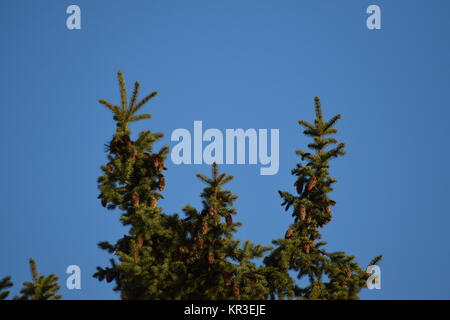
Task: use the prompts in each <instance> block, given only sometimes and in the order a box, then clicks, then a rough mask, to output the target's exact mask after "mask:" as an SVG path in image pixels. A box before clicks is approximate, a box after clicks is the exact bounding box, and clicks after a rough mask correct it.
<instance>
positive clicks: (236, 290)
mask: <svg viewBox="0 0 450 320" xmlns="http://www.w3.org/2000/svg"><path fill="white" fill-rule="evenodd" d="M233 295H234V296H235V297H236V298H237V297H239V284H238V283H235V284H234V285H233Z"/></svg>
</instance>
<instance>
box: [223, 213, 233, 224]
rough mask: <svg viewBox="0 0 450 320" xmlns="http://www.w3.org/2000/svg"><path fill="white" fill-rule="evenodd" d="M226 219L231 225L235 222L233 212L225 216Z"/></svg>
mask: <svg viewBox="0 0 450 320" xmlns="http://www.w3.org/2000/svg"><path fill="white" fill-rule="evenodd" d="M225 221H226V222H227V225H229V226H231V225H232V224H233V218H232V217H231V214H228V215H227V216H226V217H225Z"/></svg>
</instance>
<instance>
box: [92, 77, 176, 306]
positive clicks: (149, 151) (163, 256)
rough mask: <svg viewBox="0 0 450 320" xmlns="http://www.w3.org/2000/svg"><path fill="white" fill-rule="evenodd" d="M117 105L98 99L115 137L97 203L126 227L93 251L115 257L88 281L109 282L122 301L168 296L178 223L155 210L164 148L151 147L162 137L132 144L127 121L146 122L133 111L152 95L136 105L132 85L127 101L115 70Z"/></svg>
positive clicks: (144, 138)
mask: <svg viewBox="0 0 450 320" xmlns="http://www.w3.org/2000/svg"><path fill="white" fill-rule="evenodd" d="M118 78H119V87H120V96H121V106H119V105H113V104H112V103H110V102H108V101H106V100H103V99H102V100H100V103H101V104H103V105H105V106H106V107H107V108H108V109H110V110H111V111H112V112H113V115H114V116H113V118H114V120H115V121H116V133H115V134H114V136H113V138H112V140H111V142H110V143H109V144H108V145H107V152H108V155H107V158H108V161H109V162H108V163H107V164H106V165H103V166H101V169H102V171H103V175H102V176H101V177H99V179H98V187H99V189H100V191H101V193H100V195H99V199H100V200H101V203H102V205H103V206H104V207H106V208H107V209H108V210H114V209H119V210H120V211H121V217H120V221H121V223H122V224H123V225H124V226H127V227H129V232H128V234H126V235H124V236H123V237H122V238H121V239H119V240H118V241H117V242H116V243H115V244H110V243H109V242H106V241H104V242H100V243H99V247H100V248H101V249H104V250H107V251H108V252H109V253H112V254H114V255H115V256H117V258H118V261H116V260H115V259H111V260H110V261H111V266H109V267H105V268H102V267H97V272H96V273H95V274H94V277H97V278H98V279H99V280H100V281H102V280H104V279H105V280H106V281H107V282H111V281H113V280H114V281H115V283H116V286H115V288H114V290H116V291H120V293H121V297H122V299H167V298H172V296H171V295H172V294H173V291H171V290H170V283H171V281H173V280H172V279H171V278H172V277H173V276H174V273H173V272H171V270H170V267H171V265H170V261H171V258H172V251H173V248H172V242H173V238H176V233H174V232H173V230H174V229H176V228H177V225H179V224H181V221H180V219H178V217H177V216H168V215H165V214H164V213H163V212H162V209H161V208H160V207H158V201H159V200H160V199H163V195H162V193H161V192H162V191H163V190H164V188H165V177H164V174H163V170H165V169H166V168H165V166H164V160H165V158H166V155H167V152H168V147H167V146H165V147H163V148H161V149H160V150H159V151H158V152H154V147H153V145H154V143H155V142H156V141H158V140H159V139H161V138H162V137H163V134H162V133H152V132H151V131H150V130H147V131H143V132H141V133H140V134H139V137H138V138H137V139H136V140H135V141H133V140H132V139H131V138H130V134H131V132H130V130H129V126H128V125H129V123H130V122H133V121H138V120H142V119H149V118H151V115H150V114H141V115H136V113H137V112H138V111H139V110H140V109H141V108H142V107H143V106H144V105H145V104H146V103H147V102H148V101H149V100H150V99H152V98H153V97H154V96H156V94H157V92H156V91H155V92H152V93H150V94H149V95H147V96H146V97H145V98H144V99H142V100H141V101H140V102H137V95H138V91H139V83H138V82H136V83H135V86H134V91H133V94H132V97H131V101H130V103H129V104H128V103H127V96H126V88H125V82H124V80H123V75H122V72H120V71H119V72H118Z"/></svg>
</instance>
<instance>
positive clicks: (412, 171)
mask: <svg viewBox="0 0 450 320" xmlns="http://www.w3.org/2000/svg"><path fill="white" fill-rule="evenodd" d="M70 4H77V5H79V6H80V8H81V17H82V29H81V30H72V31H69V30H68V29H67V28H66V18H67V14H66V8H67V6H69V5H70ZM371 4H377V5H379V6H380V8H381V23H382V29H381V30H368V29H367V28H366V18H367V16H368V15H367V14H366V12H365V11H366V8H367V7H368V6H369V5H371ZM449 12H450V3H449V2H448V1H438V0H436V1H432V2H430V1H401V0H398V1H378V0H373V1H360V0H346V1H335V0H333V1H332V0H328V1H325V0H322V1H293V0H292V1H287V0H283V1H273V0H270V1H269V0H263V1H261V0H259V1H254V0H247V1H237V0H227V1H218V0H213V1H210V0H208V1H206V0H201V1H200V0H192V1H181V0H178V1H175V0H169V1H162V0H161V1H82V0H77V1H60V0H58V1H56V0H53V1H39V2H38V1H24V0H21V1H12V0H5V1H1V3H0V41H1V46H2V49H1V60H0V66H1V70H2V72H1V73H0V90H1V93H2V102H1V112H2V126H1V127H0V145H1V146H2V153H1V155H2V156H1V157H0V174H1V177H2V179H3V183H2V184H0V194H1V200H2V205H1V209H0V210H1V213H0V256H1V259H0V277H3V276H5V275H8V274H10V275H12V277H13V281H14V282H15V287H14V289H13V293H17V292H18V289H19V288H20V286H21V283H22V282H23V281H25V280H29V279H30V273H29V267H28V258H29V257H34V258H35V259H36V261H37V265H38V271H39V272H40V273H46V274H48V273H51V272H53V273H55V274H57V275H58V276H59V277H60V278H61V280H60V284H61V286H62V290H61V293H62V295H63V296H64V298H66V299H117V298H118V295H117V294H116V293H114V292H113V291H112V285H109V284H106V283H100V282H98V281H97V280H96V279H93V278H92V274H93V273H94V272H95V267H96V266H97V265H102V266H103V265H105V264H107V261H108V259H109V256H108V255H107V254H106V253H104V252H103V251H102V250H100V249H99V248H97V243H98V242H99V241H102V240H110V241H114V240H115V239H117V238H118V237H120V236H121V235H122V234H124V233H125V232H126V230H124V229H123V228H122V227H121V226H120V224H119V222H118V218H119V213H117V212H116V213H113V212H107V211H106V210H105V209H104V208H103V207H102V206H101V204H100V202H99V201H98V199H97V195H98V191H97V184H96V179H97V177H98V176H99V174H100V168H99V167H100V165H101V164H102V163H105V153H104V148H103V144H104V143H105V142H106V141H107V140H108V139H110V137H111V135H112V134H113V132H114V123H113V120H112V117H111V114H110V113H109V111H108V110H107V109H106V108H104V107H102V106H100V105H99V104H98V102H97V101H98V99H100V98H105V99H107V100H109V101H113V102H116V103H118V102H119V91H118V85H117V80H116V72H117V70H119V69H121V70H122V71H123V72H124V76H125V80H126V82H127V85H128V87H129V88H130V89H131V88H132V85H133V83H134V81H136V80H138V81H140V83H141V93H142V94H144V93H149V92H151V91H153V90H158V91H159V95H158V96H157V97H156V98H155V99H154V100H152V101H151V102H150V103H149V104H148V106H147V107H146V109H145V111H148V112H150V113H152V115H153V118H152V119H151V120H147V121H143V122H140V123H136V124H134V125H133V126H132V128H131V129H132V131H133V133H134V137H135V135H136V134H137V132H139V131H140V130H145V129H151V130H152V131H161V132H163V133H164V134H165V138H164V140H163V141H162V143H161V144H160V145H161V146H162V145H164V144H167V145H169V146H170V147H171V146H173V145H174V143H172V142H171V141H170V134H171V133H172V131H173V130H175V129H177V128H186V129H188V130H190V131H191V132H192V131H193V122H194V120H202V121H203V127H204V129H207V128H217V129H220V130H221V131H222V132H225V129H229V128H230V129H233V128H243V129H248V128H266V129H271V128H276V129H279V130H280V169H279V172H278V174H276V175H273V176H261V175H260V174H259V166H255V165H224V166H222V167H221V169H222V170H225V171H226V172H227V173H229V174H233V175H234V176H235V179H234V181H233V182H231V183H230V184H229V187H230V189H231V190H232V191H233V192H234V193H235V194H237V195H238V196H239V200H238V201H237V203H236V207H237V209H238V211H239V215H238V218H237V219H238V220H240V221H242V222H243V227H242V228H241V229H240V231H239V233H238V235H239V236H240V237H242V238H243V239H250V240H252V241H254V242H260V243H263V244H270V242H271V240H272V239H274V238H277V237H282V236H283V235H284V232H285V230H286V228H287V226H288V225H289V223H290V222H291V217H290V215H289V214H286V213H285V212H284V210H283V209H282V208H281V207H280V203H281V201H280V198H279V196H278V194H277V190H279V189H283V190H289V191H293V189H294V187H293V182H294V180H293V178H292V176H290V170H291V169H292V168H293V167H294V166H295V163H296V161H297V160H298V158H297V157H296V155H295V150H296V149H297V148H305V147H306V145H307V143H309V141H308V140H307V139H306V138H305V137H304V136H303V135H302V130H301V129H300V127H299V126H298V124H297V120H299V119H305V120H312V119H313V117H314V108H313V99H314V97H315V96H316V95H317V96H319V97H320V98H321V100H322V104H323V112H324V115H325V116H326V117H331V116H333V115H334V114H336V113H341V114H342V119H341V121H340V122H339V123H338V125H337V128H338V130H339V134H338V138H339V139H340V140H342V141H344V142H346V144H347V147H346V151H347V155H346V156H345V157H343V158H340V159H338V160H335V161H334V163H332V168H331V174H332V175H333V176H335V177H336V178H337V179H338V183H337V184H336V186H335V191H334V193H333V198H334V199H335V200H336V201H337V205H336V207H335V210H334V214H333V216H334V219H333V221H332V223H330V224H329V225H328V226H327V227H326V228H325V231H324V233H323V236H324V239H325V240H326V241H328V243H329V246H328V248H329V249H330V250H344V251H346V252H347V253H348V254H354V255H356V257H357V260H358V261H359V262H360V264H361V265H362V266H365V265H367V264H368V263H369V261H370V260H371V258H373V257H374V256H375V255H377V254H379V253H381V254H383V255H384V259H383V261H382V263H381V264H380V266H381V272H382V279H381V286H382V289H381V290H364V291H362V293H361V298H363V299H444V298H445V299H449V298H450V289H448V287H449V285H450V275H449V273H448V269H449V267H450V257H449V249H448V244H449V240H450V234H449V233H448V232H447V227H448V225H449V223H450V218H449V209H448V203H447V199H448V196H447V195H446V193H447V192H448V190H449V184H450V182H449V181H450V171H449V166H448V164H447V161H448V158H449V156H450V152H449V147H448V146H449V144H448V138H449V132H448V119H449V115H450V111H449V101H450V100H449V90H448V88H449V85H450V62H449V59H448V57H449V56H450V43H449V41H448V37H449V32H450V21H449V20H448V13H449ZM166 166H167V167H168V171H167V175H166V179H167V188H166V191H165V192H164V195H165V198H166V200H164V201H161V202H160V204H161V205H162V207H163V209H164V211H165V212H166V213H175V212H177V213H180V212H181V208H182V207H183V206H184V205H186V204H188V203H190V204H191V205H196V206H199V205H200V199H199V195H200V192H201V189H202V187H203V185H202V183H201V182H200V181H197V179H196V178H195V173H197V172H201V173H207V174H209V172H210V168H209V167H208V166H206V165H180V166H176V165H174V164H173V163H172V162H171V161H170V160H169V161H168V163H167V165H166ZM71 264H76V265H79V266H80V267H81V272H82V281H81V286H82V289H81V290H72V291H71V290H68V289H66V288H65V281H66V278H67V275H66V274H65V270H66V268H67V266H69V265H71Z"/></svg>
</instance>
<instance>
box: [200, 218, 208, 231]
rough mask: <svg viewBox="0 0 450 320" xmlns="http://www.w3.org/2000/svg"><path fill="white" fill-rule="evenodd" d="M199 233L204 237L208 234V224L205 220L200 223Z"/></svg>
mask: <svg viewBox="0 0 450 320" xmlns="http://www.w3.org/2000/svg"><path fill="white" fill-rule="evenodd" d="M201 233H202V235H205V234H207V233H208V222H207V221H206V220H203V222H202V230H201Z"/></svg>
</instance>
